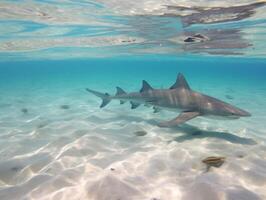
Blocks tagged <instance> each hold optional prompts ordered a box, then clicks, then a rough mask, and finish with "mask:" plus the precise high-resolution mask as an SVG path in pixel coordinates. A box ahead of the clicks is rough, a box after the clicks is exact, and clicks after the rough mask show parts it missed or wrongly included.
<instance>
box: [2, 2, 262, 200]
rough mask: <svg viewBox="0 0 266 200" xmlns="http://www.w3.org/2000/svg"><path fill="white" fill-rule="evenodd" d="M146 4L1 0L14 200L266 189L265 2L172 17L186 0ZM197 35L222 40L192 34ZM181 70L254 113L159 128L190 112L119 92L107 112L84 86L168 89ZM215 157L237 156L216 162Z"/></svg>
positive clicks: (203, 196) (250, 193)
mask: <svg viewBox="0 0 266 200" xmlns="http://www.w3.org/2000/svg"><path fill="white" fill-rule="evenodd" d="M145 2H146V1H143V2H137V3H134V2H133V3H132V4H130V5H126V4H123V3H121V2H119V1H117V2H116V1H108V2H107V1H95V2H89V1H75V2H74V1H64V2H60V3H59V2H55V1H23V2H18V1H3V2H1V3H0V11H1V12H0V24H1V26H0V58H1V61H0V92H1V94H0V199H1V200H13V199H14V200H17V199H23V200H26V199H27V200H28V199H38V200H39V199H56V200H58V199H62V200H63V199H64V200H68V199H71V200H72V199H77V200H78V199H88V200H118V199H120V200H135V199H136V200H172V199H181V200H192V199H196V200H208V199H209V200H225V199H226V200H238V199H241V200H244V199H248V200H251V199H252V200H253V199H254V200H257V199H260V200H263V199H266V193H265V185H266V170H265V169H266V168H265V167H266V126H265V121H266V115H265V108H266V79H265V75H266V58H265V46H264V43H263V42H262V41H264V40H265V18H264V14H263V13H264V12H263V9H265V7H258V8H256V9H255V10H256V14H253V15H252V16H249V17H247V18H244V19H242V20H239V21H234V20H231V21H230V20H229V21H226V22H223V21H222V22H220V23H218V22H219V20H218V21H217V20H215V21H214V23H202V24H201V23H199V24H190V25H185V24H184V20H185V18H184V17H180V16H167V17H161V16H160V15H161V14H162V13H161V12H165V13H166V14H168V15H169V14H170V13H171V12H172V11H171V12H170V10H169V9H168V10H165V8H161V7H160V6H161V5H162V4H163V5H165V4H167V5H168V4H169V5H172V4H173V3H175V4H178V2H168V1H167V2H153V3H151V4H148V3H147V4H145ZM213 2H214V1H213ZM231 3H232V2H231ZM235 3H236V4H235V5H238V3H239V2H238V1H236V2H235ZM248 3H250V1H245V4H247V5H248ZM223 4H226V5H227V6H228V5H231V4H230V2H229V1H228V2H227V1H223V2H221V1H215V3H211V2H209V1H203V2H202V5H201V6H203V7H204V6H209V7H213V6H216V7H217V6H218V5H219V6H221V7H223V6H225V5H223ZM189 5H190V6H192V7H193V6H195V5H194V4H193V2H190V1H184V2H182V6H189ZM145 6H146V7H145ZM153 6H154V7H153ZM231 6H232V5H231ZM225 7H226V6H225ZM144 8H146V9H144ZM71 9H73V10H72V11H71ZM249 9H251V8H249ZM180 12H181V11H180ZM201 12H202V11H201ZM235 12H236V11H235ZM246 12H247V11H246ZM125 13H126V14H125ZM128 13H130V14H128ZM223 13H225V11H223ZM228 16H229V18H230V16H231V17H232V15H229V14H228ZM228 16H227V17H228ZM211 17H214V16H213V15H211V16H209V18H210V19H211ZM216 17H217V16H216ZM205 19H206V18H205ZM186 20H187V19H186ZM217 31H218V32H217ZM219 31H227V32H222V33H221V32H219ZM198 32H200V33H201V34H203V35H206V36H208V37H209V40H207V41H201V42H196V43H191V44H190V43H184V41H183V40H184V38H186V37H188V36H189V35H190V36H191V35H193V33H198ZM240 44H241V45H240ZM247 44H250V45H247ZM179 72H181V73H183V74H184V75H185V77H186V79H187V81H188V82H189V84H190V87H191V88H192V89H193V90H196V91H199V92H202V93H205V94H208V95H210V96H214V97H216V98H219V99H221V100H224V101H226V102H228V103H231V104H233V105H235V106H237V107H240V108H243V109H245V110H247V111H249V112H250V113H251V114H252V117H248V118H240V119H238V120H215V119H208V118H204V117H199V118H196V119H193V120H191V121H189V122H188V123H186V124H185V125H183V126H180V127H175V128H160V127H158V126H157V124H158V122H160V121H162V120H169V119H172V118H174V117H176V116H177V115H178V113H174V112H169V111H161V112H159V113H156V114H155V113H153V110H152V109H151V108H148V107H145V106H140V107H139V108H137V109H135V110H131V109H130V105H129V103H126V104H123V105H120V104H119V102H118V101H113V102H111V103H110V104H109V105H108V106H106V107H105V108H103V109H100V108H99V105H100V103H101V100H100V99H98V98H97V97H95V96H93V95H91V94H89V93H87V92H86V91H85V88H91V89H94V90H98V91H102V92H108V93H110V94H114V93H115V92H116V91H115V87H116V86H120V87H121V88H123V89H124V90H125V91H128V92H130V91H139V89H140V88H141V82H142V80H146V81H147V82H149V83H150V84H151V85H152V86H153V87H154V88H169V87H170V86H171V85H172V84H173V83H174V81H175V79H176V76H177V74H178V73H179ZM137 131H144V132H145V135H144V136H137V135H136V132H137ZM209 156H223V157H225V163H224V164H223V165H222V166H220V167H217V168H216V167H211V168H210V170H209V171H206V166H205V164H203V163H202V160H203V159H204V158H206V157H209Z"/></svg>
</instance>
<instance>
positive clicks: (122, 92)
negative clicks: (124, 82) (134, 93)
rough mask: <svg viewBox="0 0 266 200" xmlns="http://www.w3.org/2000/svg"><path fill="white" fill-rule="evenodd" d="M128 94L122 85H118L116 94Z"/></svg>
mask: <svg viewBox="0 0 266 200" xmlns="http://www.w3.org/2000/svg"><path fill="white" fill-rule="evenodd" d="M121 94H126V92H125V91H124V90H123V89H122V88H121V87H116V94H115V96H118V95H121Z"/></svg>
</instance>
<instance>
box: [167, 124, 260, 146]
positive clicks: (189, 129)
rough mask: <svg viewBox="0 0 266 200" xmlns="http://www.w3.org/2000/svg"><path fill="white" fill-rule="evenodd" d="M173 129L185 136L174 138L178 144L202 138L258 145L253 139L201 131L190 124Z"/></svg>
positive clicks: (226, 133) (225, 133)
mask: <svg viewBox="0 0 266 200" xmlns="http://www.w3.org/2000/svg"><path fill="white" fill-rule="evenodd" d="M172 129H173V130H177V131H179V132H182V133H184V135H181V136H178V137H176V138H174V141H177V142H184V141H186V140H192V139H200V138H218V139H221V140H226V141H228V142H231V143H235V144H245V145H255V144H257V142H256V141H255V140H253V139H251V138H246V137H239V136H237V135H234V134H231V133H228V132H218V131H207V130H201V129H199V128H197V127H195V126H192V125H188V124H183V125H182V126H180V127H175V128H172Z"/></svg>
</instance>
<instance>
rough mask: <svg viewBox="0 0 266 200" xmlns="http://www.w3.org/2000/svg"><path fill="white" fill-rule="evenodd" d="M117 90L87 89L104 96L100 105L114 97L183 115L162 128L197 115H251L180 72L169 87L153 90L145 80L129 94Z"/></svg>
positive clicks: (238, 116)
mask: <svg viewBox="0 0 266 200" xmlns="http://www.w3.org/2000/svg"><path fill="white" fill-rule="evenodd" d="M116 89H117V92H116V94H115V95H113V96H111V95H109V94H108V93H101V92H98V91H95V90H91V89H89V88H86V90H87V91H88V92H90V93H92V94H94V95H96V96H98V97H100V98H101V99H102V104H101V105H100V108H103V107H104V106H106V105H107V104H108V103H109V102H110V101H111V100H115V99H116V100H120V104H124V103H125V102H127V101H129V102H130V103H131V109H135V108H137V107H139V106H140V105H141V104H144V105H147V106H153V109H154V112H155V113H156V112H159V111H160V110H161V109H167V110H171V111H175V112H180V114H179V115H178V116H177V117H176V118H174V119H172V120H170V121H164V122H160V123H159V124H158V125H159V126H160V127H172V126H178V125H180V124H182V123H185V122H187V121H189V120H191V119H194V118H196V117H199V116H202V117H212V116H215V117H222V118H224V119H238V118H240V117H248V116H251V114H250V113H249V112H247V111H244V110H242V109H240V108H237V107H235V106H233V105H230V104H229V103H226V102H223V101H221V100H219V99H216V98H214V97H211V96H208V95H205V94H202V93H199V92H196V91H194V90H192V89H191V88H190V86H189V84H188V82H187V81H186V79H185V77H184V75H183V74H181V73H179V74H178V75H177V79H176V82H175V83H174V84H173V85H172V86H171V87H170V88H169V89H154V88H153V87H151V86H150V84H149V83H148V82H147V81H145V80H143V81H142V88H141V89H140V91H139V92H131V93H126V92H125V91H124V90H123V89H122V88H120V87H116Z"/></svg>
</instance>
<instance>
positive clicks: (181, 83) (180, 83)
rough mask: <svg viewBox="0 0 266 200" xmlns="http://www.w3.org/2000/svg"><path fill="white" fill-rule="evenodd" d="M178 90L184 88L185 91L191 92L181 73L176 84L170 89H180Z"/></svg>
mask: <svg viewBox="0 0 266 200" xmlns="http://www.w3.org/2000/svg"><path fill="white" fill-rule="evenodd" d="M178 88H184V89H187V90H190V87H189V85H188V83H187V81H186V79H185V77H184V75H183V74H181V73H179V74H178V75H177V79H176V82H175V84H174V85H172V86H171V87H170V89H178Z"/></svg>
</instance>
